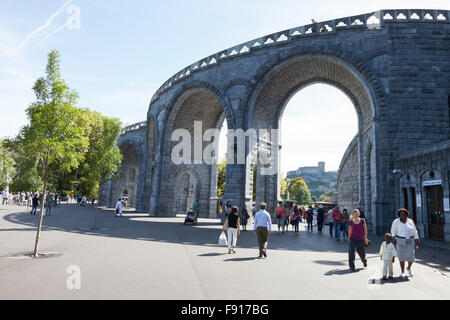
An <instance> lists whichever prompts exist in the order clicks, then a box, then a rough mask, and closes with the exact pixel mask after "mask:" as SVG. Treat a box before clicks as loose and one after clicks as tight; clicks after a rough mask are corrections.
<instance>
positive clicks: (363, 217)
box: [356, 206, 366, 220]
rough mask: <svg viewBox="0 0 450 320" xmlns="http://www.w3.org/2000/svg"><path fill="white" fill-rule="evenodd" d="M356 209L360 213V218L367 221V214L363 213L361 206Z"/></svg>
mask: <svg viewBox="0 0 450 320" xmlns="http://www.w3.org/2000/svg"><path fill="white" fill-rule="evenodd" d="M356 209H357V210H358V211H359V217H360V218H361V219H364V220H365V219H366V214H365V213H364V211H362V209H361V206H358V207H356Z"/></svg>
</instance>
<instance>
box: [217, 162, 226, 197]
mask: <svg viewBox="0 0 450 320" xmlns="http://www.w3.org/2000/svg"><path fill="white" fill-rule="evenodd" d="M226 170H227V160H226V159H223V160H222V161H220V162H219V164H218V165H217V196H218V197H219V198H222V197H223V195H224V194H225V176H226Z"/></svg>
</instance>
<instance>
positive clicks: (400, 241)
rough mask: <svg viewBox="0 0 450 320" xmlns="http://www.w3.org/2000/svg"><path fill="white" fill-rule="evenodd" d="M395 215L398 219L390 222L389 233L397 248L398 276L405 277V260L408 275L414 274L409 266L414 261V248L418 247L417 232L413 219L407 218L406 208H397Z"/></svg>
mask: <svg viewBox="0 0 450 320" xmlns="http://www.w3.org/2000/svg"><path fill="white" fill-rule="evenodd" d="M397 216H398V219H397V220H395V221H394V223H393V224H392V230H391V234H392V237H393V240H394V244H395V246H396V248H397V254H398V259H399V261H400V268H401V270H402V273H401V275H400V277H401V278H403V277H405V262H408V268H407V272H408V275H409V276H410V277H412V276H413V275H414V274H413V272H412V270H411V268H412V265H413V263H414V262H415V261H416V257H415V255H416V249H419V248H420V239H419V233H418V232H417V228H416V225H415V224H414V221H413V220H411V219H409V212H408V210H406V209H400V210H398V212H397Z"/></svg>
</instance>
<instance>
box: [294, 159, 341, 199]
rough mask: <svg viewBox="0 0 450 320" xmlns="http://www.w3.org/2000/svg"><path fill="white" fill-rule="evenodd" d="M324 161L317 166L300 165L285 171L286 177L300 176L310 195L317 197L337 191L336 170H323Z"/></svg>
mask: <svg viewBox="0 0 450 320" xmlns="http://www.w3.org/2000/svg"><path fill="white" fill-rule="evenodd" d="M325 165H326V164H325V162H319V163H318V166H317V167H300V168H298V170H296V171H289V172H288V173H287V178H288V179H295V178H302V179H303V180H304V181H305V182H306V184H307V185H308V187H309V191H310V192H311V195H312V196H315V197H317V198H319V197H320V196H321V195H323V194H326V193H328V192H337V189H336V183H337V180H338V171H328V172H327V171H325Z"/></svg>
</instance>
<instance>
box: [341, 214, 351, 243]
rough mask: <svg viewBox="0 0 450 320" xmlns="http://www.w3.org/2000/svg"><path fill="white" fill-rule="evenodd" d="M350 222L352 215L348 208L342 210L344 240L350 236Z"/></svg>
mask: <svg viewBox="0 0 450 320" xmlns="http://www.w3.org/2000/svg"><path fill="white" fill-rule="evenodd" d="M349 223H350V215H349V214H348V210H347V209H344V210H342V232H343V238H344V240H347V238H348V224H349Z"/></svg>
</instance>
